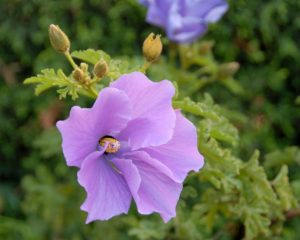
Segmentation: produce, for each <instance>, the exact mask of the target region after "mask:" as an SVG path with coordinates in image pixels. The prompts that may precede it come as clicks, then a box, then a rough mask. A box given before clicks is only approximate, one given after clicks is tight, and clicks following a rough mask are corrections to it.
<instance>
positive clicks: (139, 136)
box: [25, 0, 297, 239]
mask: <svg viewBox="0 0 300 240" xmlns="http://www.w3.org/2000/svg"><path fill="white" fill-rule="evenodd" d="M140 3H141V4H142V5H143V6H145V7H146V9H147V16H146V21H147V22H149V23H151V24H153V25H156V26H158V27H160V28H163V29H164V30H165V32H166V35H167V37H168V39H169V46H170V47H169V49H166V51H167V52H168V54H169V57H162V56H161V54H162V49H163V45H162V41H161V37H160V35H155V34H153V33H150V34H149V36H148V37H147V38H146V39H145V41H144V43H143V47H142V52H143V58H140V61H139V63H138V64H136V61H133V60H132V61H131V60H130V59H129V58H127V60H124V58H122V59H118V58H112V57H111V56H110V55H109V54H107V53H106V52H105V51H103V50H94V49H87V50H83V51H73V52H71V51H70V48H71V43H70V40H69V38H68V37H67V35H66V34H65V33H64V32H63V31H62V30H61V29H60V28H59V27H58V26H56V25H53V24H52V25H50V26H49V37H50V42H51V45H52V46H53V48H54V49H55V50H56V51H58V52H59V53H62V54H63V55H65V57H66V58H67V60H68V61H69V62H70V64H71V66H72V67H73V71H72V72H71V73H70V74H65V73H64V72H63V70H61V69H59V70H54V69H44V70H42V73H41V74H38V75H37V76H34V77H30V78H28V79H26V80H25V83H26V84H37V86H36V88H35V93H36V94H37V95H39V94H40V93H42V92H43V91H45V90H47V89H49V88H53V87H56V88H58V89H57V93H58V95H59V98H60V99H62V98H66V97H67V96H70V97H71V98H72V99H73V100H76V99H77V98H78V97H81V96H82V97H88V98H90V99H92V100H93V104H92V106H88V107H79V106H76V104H75V106H73V107H72V108H71V110H70V113H69V116H68V117H67V118H66V119H64V120H59V121H58V122H57V124H56V126H57V128H58V130H59V132H60V134H61V139H62V152H63V155H64V157H65V160H66V164H67V165H68V166H72V167H77V168H78V173H77V180H78V183H79V184H80V185H81V186H82V187H83V188H84V189H85V192H86V199H85V201H84V203H83V204H82V205H81V209H82V210H84V211H86V212H87V215H88V216H87V220H86V222H87V223H90V222H91V221H95V220H108V219H110V218H112V217H114V216H117V215H120V214H122V213H128V210H129V208H130V206H131V203H132V201H134V203H135V205H136V208H137V211H138V212H139V213H140V214H151V213H158V214H159V215H160V216H161V218H162V219H163V221H164V222H168V221H169V220H170V219H171V218H173V217H175V216H176V212H177V210H178V209H179V210H178V211H180V212H181V214H180V216H178V217H177V218H178V219H182V218H183V219H182V220H181V221H183V222H186V221H192V220H193V221H194V222H202V224H203V222H205V224H204V225H206V226H207V227H208V229H209V230H208V231H213V226H214V224H216V223H217V221H219V220H220V219H224V218H228V220H229V221H233V222H234V223H233V224H236V225H237V226H238V225H239V222H242V223H243V225H244V228H245V233H244V235H245V237H246V238H247V239H252V238H254V237H257V236H260V235H262V236H270V235H271V234H272V230H271V229H269V227H270V226H271V224H273V222H274V221H276V223H277V224H280V223H282V219H284V212H285V211H288V210H289V209H291V208H293V207H295V206H296V205H297V202H296V200H295V198H294V196H293V194H292V191H291V188H290V185H289V183H288V179H287V173H288V172H287V169H286V168H282V170H281V171H280V173H279V174H278V176H277V177H276V179H274V180H273V181H272V183H271V182H270V181H268V179H267V177H266V173H265V171H264V169H263V168H262V167H261V166H260V165H259V163H258V157H259V153H258V151H255V152H254V154H253V156H252V157H251V159H250V160H249V161H243V160H241V159H240V158H238V157H237V156H234V155H233V153H232V149H233V148H234V147H236V146H238V142H239V138H238V131H237V129H236V128H235V127H234V126H233V125H232V124H231V123H230V122H229V121H228V120H227V119H226V118H225V117H224V116H223V113H224V111H223V110H222V109H221V108H220V107H219V106H218V105H216V104H214V102H213V100H212V98H211V97H210V96H209V95H207V94H206V95H204V97H203V98H202V100H200V101H199V102H195V101H193V100H192V99H191V98H193V96H195V93H198V92H200V91H201V90H202V88H203V87H204V86H206V85H207V84H211V83H215V82H219V83H221V84H223V85H224V86H225V87H226V88H228V89H229V90H230V91H232V92H233V93H235V94H240V93H241V92H243V91H244V90H243V88H242V87H241V86H240V85H239V83H238V82H237V81H236V80H235V79H234V77H233V76H234V74H235V73H236V71H237V70H238V68H239V64H238V63H236V62H230V63H223V64H219V63H218V62H217V61H216V60H215V59H214V57H213V55H212V47H213V43H212V42H211V41H202V42H195V41H196V40H197V39H198V38H199V37H201V36H202V35H203V34H204V33H205V32H206V31H207V30H208V27H209V24H211V23H215V22H216V21H218V20H219V19H220V18H221V17H222V16H223V15H224V14H225V12H226V11H227V10H228V4H227V2H226V1H223V0H210V1H207V0H143V1H140ZM166 41H168V40H166ZM192 42H193V44H190V43H192ZM74 59H75V60H74ZM91 66H92V71H91V70H90V69H91ZM159 69H163V70H162V71H158V70H159ZM157 72H159V73H163V74H157ZM149 73H150V75H151V76H153V77H151V79H150V78H149V77H148V76H147V75H148V74H149ZM162 79H168V80H162ZM187 82H193V84H186V83H187ZM182 86H185V87H182ZM186 86H188V87H186ZM189 97H191V98H189ZM186 114H187V115H188V116H189V118H190V119H192V120H193V123H192V121H190V120H189V119H188V118H187V116H186ZM224 146H230V147H229V148H226V147H224ZM231 148H232V149H231ZM204 159H205V160H204ZM200 169H201V170H200ZM199 170H200V171H199ZM190 172H193V173H191V174H190V175H192V176H191V178H193V182H194V184H193V189H194V191H196V192H198V193H199V192H201V196H198V197H196V200H193V201H191V204H190V205H191V206H188V205H187V204H182V205H180V206H179V207H178V204H177V203H178V201H179V199H180V196H181V192H182V191H184V189H185V188H184V187H183V184H184V182H185V180H186V177H187V176H188V175H189V173H190ZM195 183H196V184H195ZM204 183H205V184H204ZM207 183H209V185H207ZM199 186H200V187H199ZM204 186H205V187H204ZM188 187H190V188H192V186H188ZM186 196H192V194H190V195H189V194H185V197H186ZM212 199H213V200H212ZM183 212H184V213H183ZM178 221H180V220H177V222H176V224H174V228H176V229H177V228H180V227H181V225H180V224H178ZM225 222H226V221H225ZM218 224H220V222H218ZM183 225H184V224H183ZM178 231H179V230H178ZM199 234H200V233H199ZM201 234H202V233H201ZM201 234H200V235H199V236H202V235H201ZM197 239H198V238H197Z"/></svg>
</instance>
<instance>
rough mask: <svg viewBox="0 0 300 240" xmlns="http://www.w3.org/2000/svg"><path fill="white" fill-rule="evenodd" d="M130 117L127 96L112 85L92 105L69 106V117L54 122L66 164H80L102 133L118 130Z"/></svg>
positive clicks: (114, 132) (107, 133)
mask: <svg viewBox="0 0 300 240" xmlns="http://www.w3.org/2000/svg"><path fill="white" fill-rule="evenodd" d="M130 118H131V108H130V102H129V98H128V97H127V95H126V94H125V93H124V92H122V91H120V90H118V89H115V88H105V89H103V90H102V91H101V92H100V93H99V96H98V98H97V100H96V102H95V103H94V105H93V107H92V108H80V107H77V106H75V107H72V109H71V112H70V116H69V117H68V118H67V119H66V120H64V121H58V122H57V124H56V126H57V128H58V129H59V131H60V133H61V135H62V140H63V141H62V148H63V153H64V156H65V159H66V161H67V165H69V166H76V167H80V165H81V163H82V161H83V160H84V158H85V157H86V156H88V155H89V154H90V153H92V152H94V151H95V150H96V149H97V147H98V141H99V139H100V138H101V137H103V136H104V135H111V136H114V135H116V134H117V133H119V132H120V131H121V130H122V129H123V128H124V127H125V126H126V125H127V122H128V121H129V120H130Z"/></svg>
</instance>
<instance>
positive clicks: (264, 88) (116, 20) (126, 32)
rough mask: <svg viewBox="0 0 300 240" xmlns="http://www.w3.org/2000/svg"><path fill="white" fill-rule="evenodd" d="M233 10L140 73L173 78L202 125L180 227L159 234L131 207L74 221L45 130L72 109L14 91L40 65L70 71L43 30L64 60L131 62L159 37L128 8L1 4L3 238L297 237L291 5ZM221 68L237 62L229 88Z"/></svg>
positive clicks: (74, 192) (56, 142)
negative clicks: (64, 37)
mask: <svg viewBox="0 0 300 240" xmlns="http://www.w3.org/2000/svg"><path fill="white" fill-rule="evenodd" d="M230 6H231V7H230V11H229V12H228V13H227V14H226V16H225V17H224V18H223V19H222V21H220V22H219V23H218V24H217V25H214V26H211V29H210V31H209V34H207V35H206V36H205V37H204V39H202V42H201V43H199V44H196V45H195V46H193V48H188V49H186V48H185V47H181V48H180V49H175V48H176V47H175V46H173V45H172V44H171V45H168V46H169V47H168V48H167V47H166V49H165V50H164V54H165V57H163V58H162V59H161V60H160V62H158V63H157V64H155V65H154V66H152V67H151V68H150V71H149V74H150V75H151V77H152V78H153V79H157V80H160V79H162V78H168V79H171V80H173V81H176V83H177V85H178V86H179V89H181V91H180V92H179V97H178V99H176V100H175V102H174V105H175V106H176V107H180V108H182V109H183V110H184V111H185V113H186V114H187V115H188V116H189V117H190V119H191V120H193V121H194V123H195V124H196V125H197V126H199V148H200V150H201V152H202V153H203V154H204V155H205V157H206V167H205V169H204V170H203V171H202V172H201V173H200V174H191V175H190V176H189V178H188V179H187V180H186V182H185V188H184V191H183V193H182V196H181V200H180V202H179V205H178V210H177V212H178V213H177V214H178V216H177V217H176V218H175V219H174V220H172V221H171V222H170V223H168V224H166V225H165V224H162V221H161V220H160V218H159V217H158V216H156V215H152V216H141V215H137V214H136V210H135V209H134V208H135V207H134V206H132V209H131V211H130V214H129V215H127V216H121V217H117V218H114V219H112V220H110V221H107V222H95V223H93V224H90V225H85V224H84V220H85V213H83V212H81V211H80V210H79V206H80V204H81V202H82V201H83V199H84V197H85V193H84V190H83V189H82V188H80V187H79V185H78V184H77V182H76V170H75V169H71V168H67V167H66V166H65V162H64V159H63V156H62V153H61V148H60V136H59V134H58V132H57V130H56V128H55V127H54V124H55V122H56V120H57V119H61V118H63V117H65V116H66V115H67V113H68V111H69V109H70V106H71V104H74V103H73V102H71V100H70V99H68V100H66V101H59V100H56V99H57V98H56V96H55V93H53V92H51V91H49V92H45V93H44V94H43V95H41V96H40V97H38V98H37V97H35V96H34V95H33V87H28V86H24V85H22V82H23V80H24V79H25V78H27V77H29V76H32V75H35V74H37V73H39V72H40V71H41V69H43V68H46V67H53V68H62V69H63V70H65V71H66V72H70V70H71V69H70V67H69V66H68V65H67V62H66V61H65V59H64V58H63V57H62V56H60V55H58V54H57V53H56V52H55V51H54V50H52V48H51V47H50V44H49V41H48V35H47V28H48V25H49V24H51V23H57V24H59V25H60V26H61V27H62V29H64V30H65V32H66V33H68V35H69V37H70V39H72V49H73V50H75V49H86V48H95V49H103V50H105V51H106V52H108V53H109V54H110V55H111V56H113V57H116V56H120V57H121V56H127V58H128V57H130V64H135V63H139V62H141V57H140V55H141V53H140V51H141V50H140V49H141V44H142V42H143V39H144V37H145V36H147V34H148V33H149V32H150V31H155V32H160V31H161V30H159V29H156V28H154V27H151V26H149V25H147V24H146V23H145V22H144V16H145V9H143V8H142V7H141V6H140V5H138V4H137V3H136V1H135V0H122V1H111V0H103V1H97V0H89V1H83V0H71V1H56V0H50V1H46V2H45V1H41V0H32V1H19V0H12V1H9V2H4V1H1V2H0V22H1V24H0V46H1V48H0V80H1V82H0V123H1V124H0V143H1V147H0V159H1V165H0V238H1V239H99V238H101V237H102V236H103V233H105V236H106V238H107V239H242V238H243V237H245V238H247V239H297V236H299V234H300V230H299V228H297V227H296V226H299V224H300V220H299V218H298V216H299V215H300V213H299V206H298V205H299V204H298V203H299V200H300V174H299V173H300V149H299V147H297V145H298V146H299V142H300V139H299V138H300V134H299V132H300V130H299V129H300V125H299V124H300V111H299V105H300V100H299V99H300V81H299V79H298V72H299V62H300V61H299V60H300V46H299V42H298V41H297V39H299V33H300V31H299V30H300V18H299V15H298V12H299V10H300V3H299V1H296V0H286V1H277V0H270V1H267V2H261V1H258V0H255V1H251V2H250V1H243V0H236V1H231V2H230ZM165 41H166V42H167V40H165ZM211 41H214V47H213V49H212V52H213V54H212V52H211V49H210V48H211V46H212V44H211ZM174 49H175V50H179V52H180V53H181V54H180V59H181V66H183V69H181V70H178V67H176V66H178V65H180V61H179V59H178V58H175V57H174V56H173V55H174V54H173V53H174V52H175V50H174ZM186 50H188V51H186ZM185 53H189V54H191V55H188V56H187V55H186V54H185ZM199 53H200V54H199ZM199 55H201V58H199V57H198V56H199ZM170 61H171V62H172V61H173V62H172V63H173V65H171V64H170ZM232 61H237V62H239V63H240V64H241V68H240V70H239V72H238V73H237V74H236V75H235V76H234V78H233V77H232V76H231V75H228V76H227V75H226V76H225V77H224V75H220V71H221V70H220V69H222V65H220V64H221V63H225V62H232ZM199 66H201V67H202V68H201V69H203V68H204V69H206V70H205V71H200V72H199ZM223 73H224V71H223ZM210 76H214V77H213V78H210ZM205 93H209V95H208V94H205ZM187 96H188V97H189V99H187V98H185V100H184V101H181V99H182V98H184V97H187ZM212 99H214V100H212ZM196 101H200V103H197V104H196V103H195V102H196ZM76 104H79V105H82V106H84V105H90V104H91V100H89V99H85V98H80V99H78V100H76ZM255 149H259V151H260V156H259V154H258V152H257V151H255ZM249 159H250V160H249ZM287 177H288V178H289V180H288V178H287ZM289 182H290V183H289Z"/></svg>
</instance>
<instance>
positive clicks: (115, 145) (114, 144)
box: [99, 136, 121, 153]
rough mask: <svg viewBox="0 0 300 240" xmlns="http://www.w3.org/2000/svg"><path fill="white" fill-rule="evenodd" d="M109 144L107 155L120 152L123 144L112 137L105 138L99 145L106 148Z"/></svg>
mask: <svg viewBox="0 0 300 240" xmlns="http://www.w3.org/2000/svg"><path fill="white" fill-rule="evenodd" d="M106 144H107V147H106V150H105V153H116V152H117V151H119V149H120V147H121V144H120V142H119V141H118V140H117V139H115V138H114V137H111V136H104V137H102V138H101V139H100V140H99V145H100V146H101V147H104V146H105V145H106Z"/></svg>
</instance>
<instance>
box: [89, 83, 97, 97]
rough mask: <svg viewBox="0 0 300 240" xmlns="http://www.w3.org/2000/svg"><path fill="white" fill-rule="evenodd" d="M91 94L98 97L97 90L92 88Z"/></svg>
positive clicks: (90, 89) (90, 88)
mask: <svg viewBox="0 0 300 240" xmlns="http://www.w3.org/2000/svg"><path fill="white" fill-rule="evenodd" d="M89 92H90V93H91V94H92V95H93V96H94V97H95V98H97V97H98V92H97V91H96V89H95V88H94V87H92V86H90V87H89Z"/></svg>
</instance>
